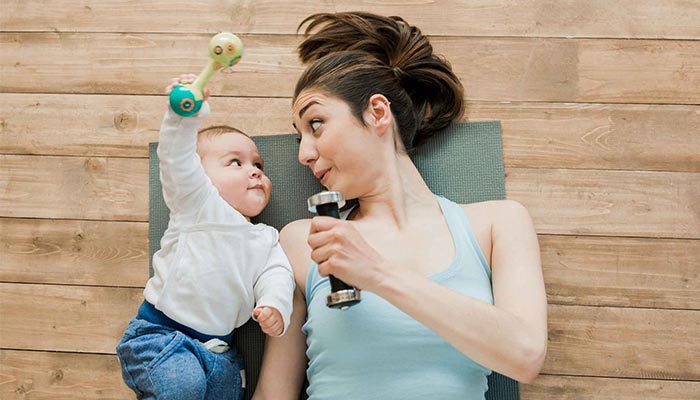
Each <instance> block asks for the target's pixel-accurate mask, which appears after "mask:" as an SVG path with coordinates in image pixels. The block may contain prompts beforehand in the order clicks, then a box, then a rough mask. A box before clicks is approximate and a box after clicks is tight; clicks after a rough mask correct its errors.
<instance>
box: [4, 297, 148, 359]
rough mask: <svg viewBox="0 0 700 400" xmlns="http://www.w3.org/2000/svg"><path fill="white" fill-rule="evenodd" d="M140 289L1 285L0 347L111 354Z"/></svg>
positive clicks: (137, 304)
mask: <svg viewBox="0 0 700 400" xmlns="http://www.w3.org/2000/svg"><path fill="white" fill-rule="evenodd" d="M142 293H143V290H142V289H135V288H112V287H110V288H105V287H88V286H68V285H38V284H21V283H0V311H1V312H0V315H2V324H0V348H2V349H16V350H50V351H67V352H79V353H105V354H115V347H116V345H117V343H118V342H119V339H121V337H122V334H123V333H124V329H125V328H126V326H127V324H128V322H129V320H130V319H131V318H133V317H134V316H135V315H136V310H137V309H138V306H139V305H140V304H141V302H142V301H143V294H142Z"/></svg>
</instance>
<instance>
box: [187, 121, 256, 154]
mask: <svg viewBox="0 0 700 400" xmlns="http://www.w3.org/2000/svg"><path fill="white" fill-rule="evenodd" d="M231 133H238V134H241V135H243V136H245V137H247V138H250V136H248V134H247V133H245V132H243V131H241V130H239V129H236V128H234V127H232V126H228V125H214V126H210V127H207V128H204V129H201V130H200V131H199V132H197V154H199V156H200V157H204V153H203V151H204V150H203V147H202V146H201V145H202V144H203V143H207V142H208V141H209V140H211V139H212V138H215V137H218V136H222V135H228V134H231Z"/></svg>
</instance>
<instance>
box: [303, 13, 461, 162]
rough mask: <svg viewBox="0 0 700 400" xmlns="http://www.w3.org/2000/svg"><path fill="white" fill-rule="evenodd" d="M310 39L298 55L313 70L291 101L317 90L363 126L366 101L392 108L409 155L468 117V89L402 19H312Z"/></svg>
mask: <svg viewBox="0 0 700 400" xmlns="http://www.w3.org/2000/svg"><path fill="white" fill-rule="evenodd" d="M305 24H308V25H307V27H306V30H305V32H304V33H305V34H307V35H310V36H308V37H307V38H306V39H305V40H304V42H302V43H301V44H300V45H299V48H298V49H297V50H298V52H299V58H300V59H301V61H302V62H303V63H311V65H309V67H308V68H307V69H306V70H305V71H304V73H303V74H302V75H301V77H300V78H299V81H298V82H297V86H296V89H295V91H294V99H295V100H296V98H297V96H299V94H300V93H301V92H302V91H303V90H305V89H317V90H320V91H323V92H325V93H327V94H328V95H332V96H336V97H338V98H340V99H342V100H344V101H345V102H347V103H348V104H349V106H350V109H351V110H352V112H353V114H354V115H355V116H356V117H357V118H358V119H359V120H360V121H362V122H363V123H364V120H363V119H362V113H363V111H364V110H365V109H366V107H367V105H368V102H369V98H370V97H371V96H372V95H374V94H382V95H384V96H385V97H386V98H387V99H388V100H389V102H390V103H391V110H392V112H393V114H394V119H395V120H396V124H397V128H398V133H399V135H400V137H401V141H402V142H403V145H404V148H405V149H406V150H407V151H409V152H410V151H412V150H413V149H414V148H415V146H417V145H419V144H421V143H422V142H423V141H424V140H425V139H427V138H428V137H430V136H431V135H433V134H434V133H435V132H437V131H439V130H441V129H443V128H445V127H446V126H448V125H449V124H450V123H451V122H452V121H454V120H456V119H459V118H461V117H462V114H463V112H464V101H463V97H464V89H463V87H462V84H461V82H460V81H459V79H458V78H457V76H456V75H455V74H454V72H453V71H452V68H451V66H450V64H449V62H447V61H446V60H445V59H443V58H441V57H439V56H437V55H435V54H433V47H432V45H431V44H430V42H429V41H428V38H427V37H426V36H425V35H423V34H422V33H421V31H420V29H418V28H417V27H415V26H411V25H409V24H408V23H407V22H406V21H404V20H403V19H402V18H401V17H395V16H394V17H383V16H380V15H375V14H370V13H365V12H343V13H336V14H329V13H321V14H314V15H311V16H309V17H308V18H306V19H304V21H302V22H301V24H299V28H298V29H301V28H302V27H303V26H304V25H305Z"/></svg>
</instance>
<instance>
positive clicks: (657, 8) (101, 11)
mask: <svg viewBox="0 0 700 400" xmlns="http://www.w3.org/2000/svg"><path fill="white" fill-rule="evenodd" d="M4 7H5V10H6V12H4V13H2V14H0V26H2V27H3V30H8V31H71V32H73V31H92V32H183V33H184V32H207V33H212V32H217V31H219V30H223V29H228V30H231V31H233V32H239V33H277V34H279V33H282V34H292V33H294V32H295V31H296V27H297V25H298V24H299V22H301V21H302V19H303V18H305V17H306V16H307V15H310V14H312V13H315V12H335V11H355V10H358V9H359V10H364V11H370V12H374V13H379V14H384V15H401V16H402V17H404V18H405V19H406V20H407V21H409V22H410V23H412V24H416V25H417V26H418V27H420V28H421V29H422V30H423V32H426V33H428V34H431V35H450V36H482V35H483V36H560V37H619V38H684V39H693V38H695V39H697V38H700V28H699V27H698V24H697V21H698V20H700V9H699V8H698V7H697V5H696V4H695V3H693V2H687V1H680V0H674V1H665V2H663V3H662V4H659V2H657V1H654V0H637V1H635V0H620V1H615V2H610V1H605V0H590V1H586V2H573V1H572V2H554V3H551V2H546V1H539V0H519V1H506V0H497V1H489V0H481V1H473V0H457V1H450V2H441V3H439V4H436V3H435V2H404V3H396V2H362V3H359V2H346V1H327V0H324V1H321V0H314V1H281V0H274V1H272V0H267V1H260V0H257V1H254V2H243V1H226V2H223V1H217V2H214V3H213V4H212V2H211V1H209V2H205V1H196V0H195V1H188V2H182V1H151V2H149V6H148V7H134V6H133V3H132V2H129V1H125V0H110V1H88V2H80V3H76V2H72V1H66V0H52V1H44V2H42V3H41V4H35V3H31V2H29V3H27V2H24V1H22V0H6V1H5V5H4ZM183 10H187V11H186V17H185V16H184V15H183V13H184V11H183ZM280 10H284V12H280Z"/></svg>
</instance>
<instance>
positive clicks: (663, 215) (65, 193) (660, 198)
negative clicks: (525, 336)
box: [0, 155, 700, 239]
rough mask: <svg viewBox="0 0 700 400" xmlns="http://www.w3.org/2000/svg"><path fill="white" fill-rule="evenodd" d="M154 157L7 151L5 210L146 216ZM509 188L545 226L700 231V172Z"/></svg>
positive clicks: (2, 181) (516, 179) (561, 174)
mask: <svg viewBox="0 0 700 400" xmlns="http://www.w3.org/2000/svg"><path fill="white" fill-rule="evenodd" d="M147 164H148V161H147V160H146V159H122V158H99V157H90V158H84V157H54V156H16V155H0V190H2V192H3V194H4V196H3V197H2V198H0V217H28V218H64V219H99V220H119V221H141V222H145V221H147V220H148V165H147ZM44 193H51V194H52V195H51V196H45V195H44ZM506 193H507V196H508V197H509V198H512V199H514V200H518V201H520V202H522V203H523V204H524V205H525V206H526V207H527V208H528V209H529V210H530V213H531V214H532V216H533V219H534V221H535V227H536V229H537V231H538V233H553V234H576V235H604V236H615V235H620V236H637V237H668V238H687V239H692V238H695V239H697V238H698V237H699V235H700V208H698V205H697V201H696V200H697V198H698V197H699V196H700V173H684V172H636V171H595V170H594V171H591V170H550V169H527V168H508V169H506Z"/></svg>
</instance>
